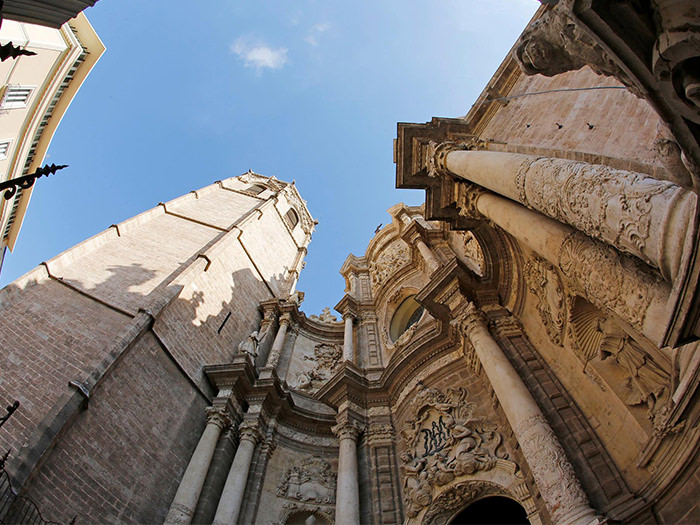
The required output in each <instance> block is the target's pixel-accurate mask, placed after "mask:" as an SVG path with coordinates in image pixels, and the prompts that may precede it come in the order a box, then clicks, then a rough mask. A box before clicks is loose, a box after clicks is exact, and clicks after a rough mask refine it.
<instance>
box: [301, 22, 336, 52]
mask: <svg viewBox="0 0 700 525" xmlns="http://www.w3.org/2000/svg"><path fill="white" fill-rule="evenodd" d="M330 28H331V25H330V24H329V23H327V22H324V23H322V24H316V25H315V26H313V27H312V28H311V30H310V31H309V34H308V35H306V38H304V42H306V43H307V44H311V45H312V46H317V45H318V38H319V37H320V36H321V35H322V34H323V33H325V32H326V31H328V30H329V29H330Z"/></svg>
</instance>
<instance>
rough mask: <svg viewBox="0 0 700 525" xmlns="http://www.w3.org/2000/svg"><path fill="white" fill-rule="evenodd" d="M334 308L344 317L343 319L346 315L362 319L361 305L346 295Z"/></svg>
mask: <svg viewBox="0 0 700 525" xmlns="http://www.w3.org/2000/svg"><path fill="white" fill-rule="evenodd" d="M334 308H335V310H336V311H337V312H339V313H340V314H341V315H342V316H343V318H344V317H345V316H346V315H351V316H353V317H354V318H355V319H359V318H360V305H359V303H358V301H357V300H356V299H355V298H354V297H352V296H351V295H348V294H345V295H344V296H343V298H342V299H341V300H340V301H339V302H338V304H336V305H335V307H334Z"/></svg>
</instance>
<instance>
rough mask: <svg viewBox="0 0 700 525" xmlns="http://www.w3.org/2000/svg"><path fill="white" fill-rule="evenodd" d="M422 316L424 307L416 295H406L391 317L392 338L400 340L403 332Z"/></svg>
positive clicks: (390, 332)
mask: <svg viewBox="0 0 700 525" xmlns="http://www.w3.org/2000/svg"><path fill="white" fill-rule="evenodd" d="M422 316H423V307H422V306H421V305H420V304H418V302H417V301H416V299H415V295H411V296H409V297H406V299H404V300H403V301H402V302H401V304H400V305H399V307H398V308H397V309H396V312H394V316H393V317H392V318H391V323H390V324H389V335H390V336H391V340H392V341H396V340H398V338H399V337H401V334H403V333H404V332H405V331H406V330H408V329H409V328H411V327H412V326H413V325H414V324H416V323H417V322H418V321H419V320H420V318H421V317H422Z"/></svg>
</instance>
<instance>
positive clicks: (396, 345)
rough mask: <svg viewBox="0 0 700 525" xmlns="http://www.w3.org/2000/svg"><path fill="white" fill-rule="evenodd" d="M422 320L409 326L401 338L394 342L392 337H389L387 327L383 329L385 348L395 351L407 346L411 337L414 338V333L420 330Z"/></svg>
mask: <svg viewBox="0 0 700 525" xmlns="http://www.w3.org/2000/svg"><path fill="white" fill-rule="evenodd" d="M419 324H420V322H418V323H415V324H413V325H411V326H409V327H408V328H407V329H406V331H405V332H404V333H402V334H401V335H400V336H399V338H398V339H397V340H396V341H394V342H392V341H391V338H390V337H389V332H387V330H386V328H384V329H383V330H382V341H383V342H384V348H386V349H387V350H389V351H392V352H395V351H397V350H399V349H401V348H403V347H404V346H406V345H407V344H408V343H409V342H410V341H411V339H413V334H415V333H416V330H418V325H419Z"/></svg>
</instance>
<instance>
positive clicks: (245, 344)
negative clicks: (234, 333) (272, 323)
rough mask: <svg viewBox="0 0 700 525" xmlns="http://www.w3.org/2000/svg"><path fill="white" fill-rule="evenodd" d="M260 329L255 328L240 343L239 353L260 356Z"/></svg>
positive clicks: (253, 356)
mask: <svg viewBox="0 0 700 525" xmlns="http://www.w3.org/2000/svg"><path fill="white" fill-rule="evenodd" d="M258 342H259V341H258V331H257V330H254V331H252V332H251V333H250V335H249V336H248V337H247V338H246V339H245V340H244V341H241V343H240V344H239V345H238V353H239V354H248V355H250V356H251V357H252V358H253V359H255V358H256V357H258Z"/></svg>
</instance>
